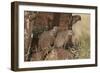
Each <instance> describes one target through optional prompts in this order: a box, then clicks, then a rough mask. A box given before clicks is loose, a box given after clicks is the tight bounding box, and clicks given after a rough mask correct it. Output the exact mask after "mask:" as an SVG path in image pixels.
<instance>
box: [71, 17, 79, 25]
mask: <svg viewBox="0 0 100 73" xmlns="http://www.w3.org/2000/svg"><path fill="white" fill-rule="evenodd" d="M80 20H81V16H80V15H74V16H72V25H73V24H75V23H76V22H78V21H80Z"/></svg>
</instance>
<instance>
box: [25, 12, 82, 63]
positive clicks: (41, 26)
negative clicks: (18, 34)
mask: <svg viewBox="0 0 100 73" xmlns="http://www.w3.org/2000/svg"><path fill="white" fill-rule="evenodd" d="M79 20H81V17H80V16H78V15H75V16H72V13H49V12H30V11H25V13H24V60H25V61H39V60H61V59H74V56H75V55H74V54H73V53H72V52H71V50H69V47H68V44H69V43H71V44H76V38H75V37H74V35H73V30H72V26H73V24H75V23H76V22H77V21H79ZM66 45H67V47H66ZM71 46H73V45H71ZM70 48H71V47H70ZM72 48H73V47H72Z"/></svg>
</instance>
